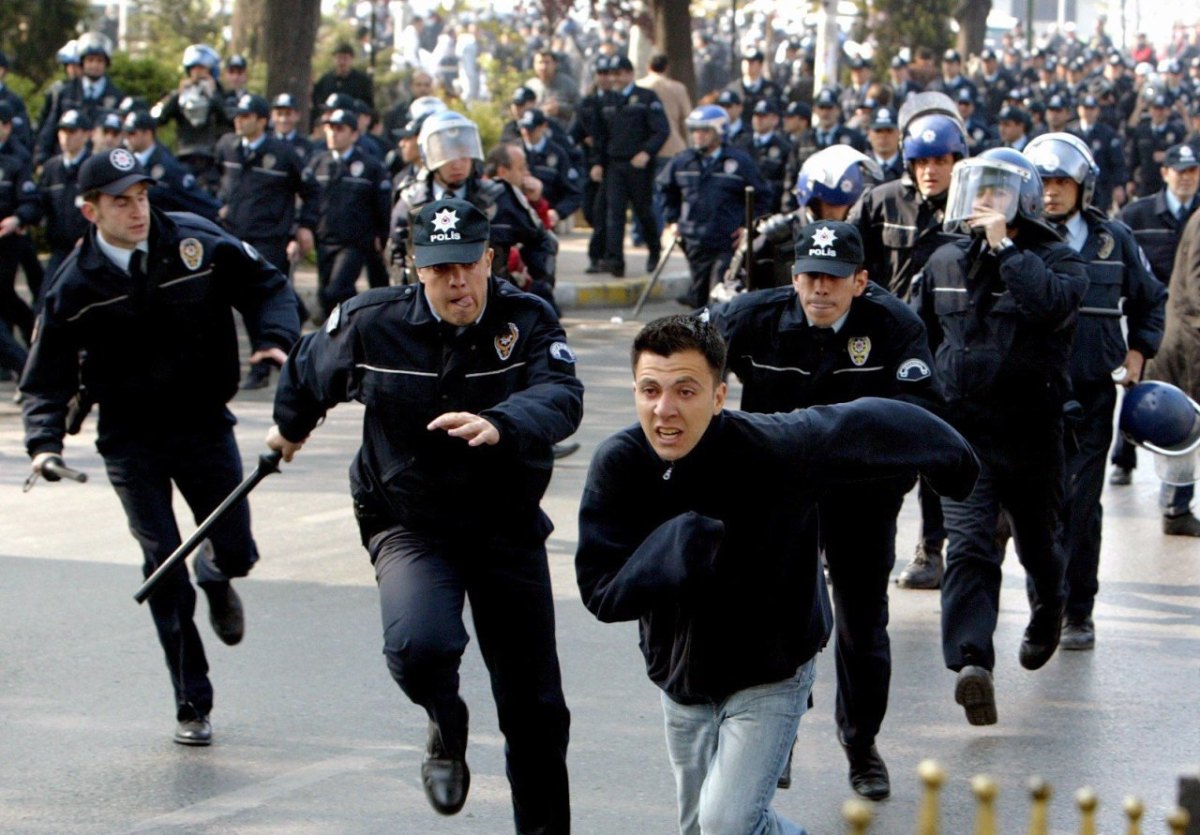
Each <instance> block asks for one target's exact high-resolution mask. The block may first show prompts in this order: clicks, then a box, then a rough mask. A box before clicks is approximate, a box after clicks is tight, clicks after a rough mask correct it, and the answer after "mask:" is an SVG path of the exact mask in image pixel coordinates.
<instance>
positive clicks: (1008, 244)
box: [992, 235, 1015, 255]
mask: <svg viewBox="0 0 1200 835" xmlns="http://www.w3.org/2000/svg"><path fill="white" fill-rule="evenodd" d="M1014 246H1015V244H1014V243H1013V242H1012V238H1010V237H1008V236H1007V235H1005V236H1004V237H1003V238H1001V239H1000V243H998V244H996V245H995V246H994V247H992V253H993V254H995V255H999V254H1000V253H1001V252H1003V251H1004V250H1006V249H1012V247H1014Z"/></svg>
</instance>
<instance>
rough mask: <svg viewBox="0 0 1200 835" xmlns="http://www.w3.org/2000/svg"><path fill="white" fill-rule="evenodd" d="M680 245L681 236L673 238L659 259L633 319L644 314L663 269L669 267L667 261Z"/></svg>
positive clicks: (638, 301) (639, 297)
mask: <svg viewBox="0 0 1200 835" xmlns="http://www.w3.org/2000/svg"><path fill="white" fill-rule="evenodd" d="M678 243H679V236H678V235H676V236H675V237H673V238H671V245H670V246H669V247H667V249H666V251H665V252H663V254H662V258H661V259H659V262H658V266H657V267H655V268H654V275H652V276H650V280H649V281H648V282H646V287H645V289H644V290H642V295H640V296H638V300H637V304H635V305H634V306H633V315H632V316H631V317H630V318H631V319H636V318H637V317H638V316H640V315H641V313H642V308H643V307H645V306H646V299H648V298H650V291H651V290H653V289H654V285H655V284H657V283H658V277H659V276H660V275H662V271H663V267H665V266H667V259H668V258H670V257H671V253H672V252H673V251H674V250H675V245H676V244H678Z"/></svg>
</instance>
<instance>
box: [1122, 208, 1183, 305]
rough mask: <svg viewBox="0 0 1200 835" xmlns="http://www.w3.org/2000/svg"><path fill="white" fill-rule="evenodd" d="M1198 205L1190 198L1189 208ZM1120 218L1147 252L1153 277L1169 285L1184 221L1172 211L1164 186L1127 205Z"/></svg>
mask: <svg viewBox="0 0 1200 835" xmlns="http://www.w3.org/2000/svg"><path fill="white" fill-rule="evenodd" d="M1198 204H1200V199H1197V198H1195V197H1193V198H1192V211H1195V209H1196V206H1197V205H1198ZM1189 217H1190V214H1189ZM1120 219H1121V222H1122V223H1124V224H1125V225H1126V226H1128V227H1129V228H1130V229H1132V230H1133V237H1134V240H1136V241H1137V243H1138V246H1140V247H1141V248H1142V251H1143V252H1145V253H1146V258H1147V259H1148V260H1149V261H1150V268H1151V269H1152V270H1154V277H1155V278H1157V279H1158V280H1159V281H1161V282H1162V283H1163V284H1168V283H1169V282H1170V281H1171V271H1172V270H1174V269H1175V253H1176V252H1177V251H1178V250H1179V239H1180V237H1182V235H1183V227H1184V225H1185V223H1186V220H1180V219H1179V218H1178V217H1176V216H1175V213H1174V212H1172V211H1171V207H1170V205H1169V204H1168V203H1167V191H1166V188H1165V187H1164V188H1163V189H1161V190H1159V191H1158V192H1156V193H1154V194H1151V195H1148V196H1146V197H1141V198H1139V199H1137V200H1134V201H1133V202H1132V203H1128V204H1126V205H1125V207H1124V208H1123V209H1121V214H1120Z"/></svg>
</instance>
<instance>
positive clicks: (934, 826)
mask: <svg viewBox="0 0 1200 835" xmlns="http://www.w3.org/2000/svg"><path fill="white" fill-rule="evenodd" d="M917 776H918V777H920V778H921V782H922V783H923V784H924V785H925V791H924V792H923V793H922V795H921V811H920V814H919V815H918V816H917V835H938V792H939V791H940V790H941V788H942V783H944V782H945V781H946V772H945V771H943V770H942V767H941V766H940V765H938V764H937V763H936V762H934V761H933V760H922V761H921V764H920V765H918V766H917Z"/></svg>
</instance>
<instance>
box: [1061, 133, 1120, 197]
mask: <svg viewBox="0 0 1200 835" xmlns="http://www.w3.org/2000/svg"><path fill="white" fill-rule="evenodd" d="M1071 133H1074V134H1075V135H1076V136H1078V137H1079V138H1080V139H1082V140H1083V141H1084V142H1086V143H1087V145H1088V147H1089V148H1091V149H1092V159H1094V160H1095V161H1096V167H1097V168H1099V169H1100V175H1099V176H1098V177H1097V178H1096V193H1097V194H1103V195H1106V196H1107V198H1109V199H1111V195H1112V190H1113V189H1114V188H1116V187H1117V186H1123V185H1125V184H1126V183H1127V182H1129V173H1128V171H1126V169H1125V148H1124V143H1123V142H1122V141H1121V137H1120V136H1119V135H1118V134H1117V132H1116V131H1115V130H1113V129H1112V128H1111V127H1110V126H1109V125H1106V124H1104V123H1103V122H1096V123H1095V124H1093V125H1092V126H1091V127H1089V128H1088V129H1087V130H1081V129H1080V128H1078V127H1076V128H1075V129H1074V130H1073V131H1071Z"/></svg>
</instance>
